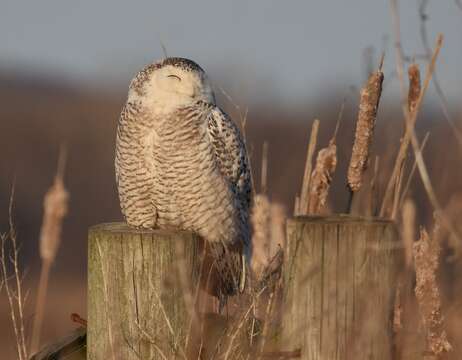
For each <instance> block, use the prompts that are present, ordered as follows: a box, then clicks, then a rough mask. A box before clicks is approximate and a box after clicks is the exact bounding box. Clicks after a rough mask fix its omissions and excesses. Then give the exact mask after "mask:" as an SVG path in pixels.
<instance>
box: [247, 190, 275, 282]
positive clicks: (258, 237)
mask: <svg viewBox="0 0 462 360" xmlns="http://www.w3.org/2000/svg"><path fill="white" fill-rule="evenodd" d="M270 219H271V204H270V201H269V200H268V197H267V196H266V195H263V194H258V195H255V197H254V203H253V207H252V216H251V220H252V226H253V236H252V244H253V255H252V270H253V271H254V272H255V274H257V275H258V274H259V273H260V272H261V270H262V269H263V268H264V267H265V266H266V264H267V262H268V252H269V241H270Z"/></svg>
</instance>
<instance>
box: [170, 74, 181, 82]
mask: <svg viewBox="0 0 462 360" xmlns="http://www.w3.org/2000/svg"><path fill="white" fill-rule="evenodd" d="M167 77H169V78H174V79H177V80H178V81H181V79H180V77H179V76H176V75H168V76H167Z"/></svg>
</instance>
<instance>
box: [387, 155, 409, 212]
mask: <svg viewBox="0 0 462 360" xmlns="http://www.w3.org/2000/svg"><path fill="white" fill-rule="evenodd" d="M405 168H406V163H405V162H404V163H403V164H402V166H401V169H400V170H399V173H398V180H397V181H396V186H395V191H394V195H393V207H392V210H391V219H392V220H395V219H396V215H397V214H398V206H399V199H400V195H401V186H402V185H403V178H404V172H405Z"/></svg>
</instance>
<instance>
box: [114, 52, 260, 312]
mask: <svg viewBox="0 0 462 360" xmlns="http://www.w3.org/2000/svg"><path fill="white" fill-rule="evenodd" d="M115 169H116V181H117V188H118V193H119V199H120V205H121V209H122V213H123V215H124V217H125V219H126V221H127V223H128V224H129V225H131V226H134V227H139V228H148V229H151V228H161V229H162V228H164V229H165V228H178V229H184V230H190V231H194V232H195V233H197V234H199V235H200V236H201V237H202V238H203V239H205V241H206V242H207V244H208V245H209V248H210V249H211V252H212V255H213V258H214V265H215V270H214V272H215V271H216V273H215V277H216V281H217V286H216V289H215V293H214V295H216V296H217V297H218V298H219V299H220V304H222V303H223V300H224V301H225V300H226V297H227V296H228V295H233V294H235V293H237V292H238V291H242V290H243V287H244V282H245V272H246V271H245V268H246V259H247V260H248V257H249V256H250V252H251V229H250V222H249V207H250V203H251V179H250V176H251V175H250V168H249V162H248V158H247V153H246V149H245V145H244V141H243V138H242V136H241V133H240V131H239V129H238V127H237V126H236V125H235V124H234V123H233V121H232V120H231V119H230V117H228V116H227V115H226V114H225V113H224V112H223V111H222V110H221V109H220V108H219V107H217V105H216V103H215V95H214V93H213V90H212V87H211V85H210V83H209V81H208V79H207V76H206V74H205V72H204V70H202V68H201V67H200V66H199V65H197V64H196V63H195V62H193V61H191V60H188V59H183V58H166V59H164V60H162V61H159V62H156V63H153V64H150V65H147V66H146V67H144V68H143V69H142V70H141V71H140V72H139V73H138V74H137V75H136V76H135V78H134V79H133V80H132V82H131V84H130V87H129V91H128V99H127V102H126V104H125V106H124V108H123V110H122V113H121V115H120V119H119V122H118V128H117V141H116V155H115Z"/></svg>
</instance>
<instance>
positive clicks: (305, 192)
mask: <svg viewBox="0 0 462 360" xmlns="http://www.w3.org/2000/svg"><path fill="white" fill-rule="evenodd" d="M318 132H319V120H318V119H315V120H314V122H313V125H312V126H311V134H310V141H309V143H308V149H307V152H306V163H305V171H304V174H303V182H302V191H301V194H300V198H299V203H298V206H296V209H297V215H304V214H307V212H308V208H309V204H308V202H309V190H310V182H311V169H312V167H313V154H314V150H315V149H316V142H317V138H318Z"/></svg>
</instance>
